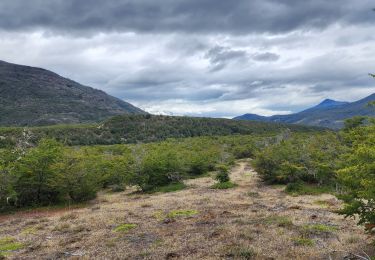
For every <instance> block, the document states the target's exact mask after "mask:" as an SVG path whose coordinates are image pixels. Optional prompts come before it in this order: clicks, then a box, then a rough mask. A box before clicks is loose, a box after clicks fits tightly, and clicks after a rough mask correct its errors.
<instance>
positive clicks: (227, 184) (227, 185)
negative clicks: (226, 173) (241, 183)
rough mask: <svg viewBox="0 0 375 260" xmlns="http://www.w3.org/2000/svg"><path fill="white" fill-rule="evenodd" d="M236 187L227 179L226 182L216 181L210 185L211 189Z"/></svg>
mask: <svg viewBox="0 0 375 260" xmlns="http://www.w3.org/2000/svg"><path fill="white" fill-rule="evenodd" d="M234 187H237V184H235V183H233V182H231V181H227V182H218V183H215V184H214V185H212V186H211V189H218V190H225V189H231V188H234Z"/></svg>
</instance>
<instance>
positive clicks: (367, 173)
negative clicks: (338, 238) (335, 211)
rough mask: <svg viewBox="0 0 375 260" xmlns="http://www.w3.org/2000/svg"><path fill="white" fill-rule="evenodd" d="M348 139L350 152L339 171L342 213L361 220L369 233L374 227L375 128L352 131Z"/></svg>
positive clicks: (343, 158) (368, 127)
mask: <svg viewBox="0 0 375 260" xmlns="http://www.w3.org/2000/svg"><path fill="white" fill-rule="evenodd" d="M345 137H346V141H347V142H348V144H349V145H350V147H351V149H350V151H349V152H348V153H347V154H344V155H343V156H342V161H343V163H342V164H343V165H342V168H341V169H339V170H338V171H337V175H338V179H339V182H340V184H341V185H343V187H344V191H343V194H342V195H341V196H340V198H342V199H343V200H344V201H345V202H346V205H345V207H344V208H343V210H342V211H341V213H342V214H344V215H346V216H348V217H349V216H352V217H354V216H358V217H359V224H364V225H365V226H366V227H367V228H369V229H370V228H372V227H373V226H374V225H375V125H371V126H366V127H360V128H355V129H352V130H351V131H350V132H348V133H346V136H345Z"/></svg>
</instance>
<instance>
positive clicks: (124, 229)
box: [113, 223, 137, 233]
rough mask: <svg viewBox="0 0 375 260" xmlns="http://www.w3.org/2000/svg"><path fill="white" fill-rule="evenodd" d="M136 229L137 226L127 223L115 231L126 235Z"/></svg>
mask: <svg viewBox="0 0 375 260" xmlns="http://www.w3.org/2000/svg"><path fill="white" fill-rule="evenodd" d="M136 227H137V224H130V223H126V224H121V225H119V226H117V227H116V228H115V229H114V230H113V231H115V232H121V233H126V232H129V230H131V229H134V228H136Z"/></svg>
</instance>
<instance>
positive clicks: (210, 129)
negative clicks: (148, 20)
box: [0, 114, 325, 148]
mask: <svg viewBox="0 0 375 260" xmlns="http://www.w3.org/2000/svg"><path fill="white" fill-rule="evenodd" d="M322 130H323V129H321V128H316V127H310V126H300V125H288V124H284V123H270V122H254V121H235V120H231V119H222V118H198V117H183V116H156V115H150V114H146V115H121V116H115V117H111V118H110V119H108V120H106V121H104V122H103V123H100V124H79V125H54V126H42V127H30V128H27V130H25V129H24V128H23V127H0V148H2V147H6V146H13V145H14V144H16V143H17V142H18V140H20V139H22V138H23V136H29V137H30V140H29V141H30V143H37V142H38V140H40V139H41V138H43V137H49V138H54V139H57V140H58V141H61V142H63V143H64V144H67V145H94V144H120V143H137V142H154V141H161V140H165V139H167V138H184V137H195V136H225V135H252V134H255V135H264V134H266V135H272V134H275V135H276V134H279V133H281V132H285V131H287V132H289V131H291V132H316V131H322ZM324 130H325V129H324ZM24 131H27V134H26V135H24V134H23V132H24Z"/></svg>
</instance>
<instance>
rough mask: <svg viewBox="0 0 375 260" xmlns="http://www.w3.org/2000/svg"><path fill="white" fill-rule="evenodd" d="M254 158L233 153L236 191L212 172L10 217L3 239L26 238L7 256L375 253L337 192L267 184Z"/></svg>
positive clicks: (334, 256)
mask: <svg viewBox="0 0 375 260" xmlns="http://www.w3.org/2000/svg"><path fill="white" fill-rule="evenodd" d="M250 165H251V161H249V160H246V159H243V160H239V161H236V164H235V165H234V166H233V168H232V170H231V173H230V178H231V180H232V181H233V182H234V183H236V184H237V185H238V186H237V187H234V188H231V189H226V190H215V189H211V188H210V187H211V185H212V184H213V183H214V182H215V181H214V180H213V179H212V178H211V177H210V176H207V177H201V178H196V179H191V180H186V181H185V184H186V185H187V188H186V189H184V190H181V191H176V192H170V193H154V194H140V193H134V190H133V189H129V190H127V191H125V192H120V193H111V192H106V191H103V192H100V193H99V195H98V197H97V198H96V199H95V200H93V201H91V202H89V203H88V204H86V205H84V206H81V207H80V208H75V209H74V208H72V209H66V210H64V211H54V210H51V211H50V212H49V211H41V212H40V213H39V215H38V214H37V212H38V210H37V209H35V210H32V211H31V212H33V213H34V214H30V215H21V214H19V213H17V214H14V215H6V216H3V217H2V218H1V219H0V221H1V222H0V227H1V237H3V238H4V237H5V238H8V239H9V240H12V241H13V239H14V242H13V243H19V245H20V249H19V250H17V251H15V252H11V253H9V254H7V255H8V257H9V258H10V259H30V258H34V259H36V258H39V259H40V258H43V259H57V258H79V259H91V258H98V259H109V258H110V259H343V258H345V257H346V258H351V259H360V258H359V256H362V257H366V255H365V253H364V252H367V253H368V254H370V253H371V252H372V250H373V249H371V245H370V243H371V239H370V238H369V237H368V235H366V234H365V233H364V232H363V229H362V228H360V227H358V226H357V225H356V223H355V221H354V220H352V219H344V218H343V217H342V216H339V215H337V214H336V213H334V212H335V210H337V209H339V208H340V207H341V202H340V201H338V200H337V199H336V198H335V197H334V196H332V195H329V194H321V195H303V196H291V195H288V194H287V193H285V192H284V191H283V187H282V186H266V185H264V183H262V182H261V181H260V179H259V176H258V174H257V173H256V172H255V171H254V169H253V168H252V167H251V166H250ZM3 240H4V239H3ZM21 245H22V246H21ZM0 248H1V245H0ZM355 255H357V258H356V256H355Z"/></svg>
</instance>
